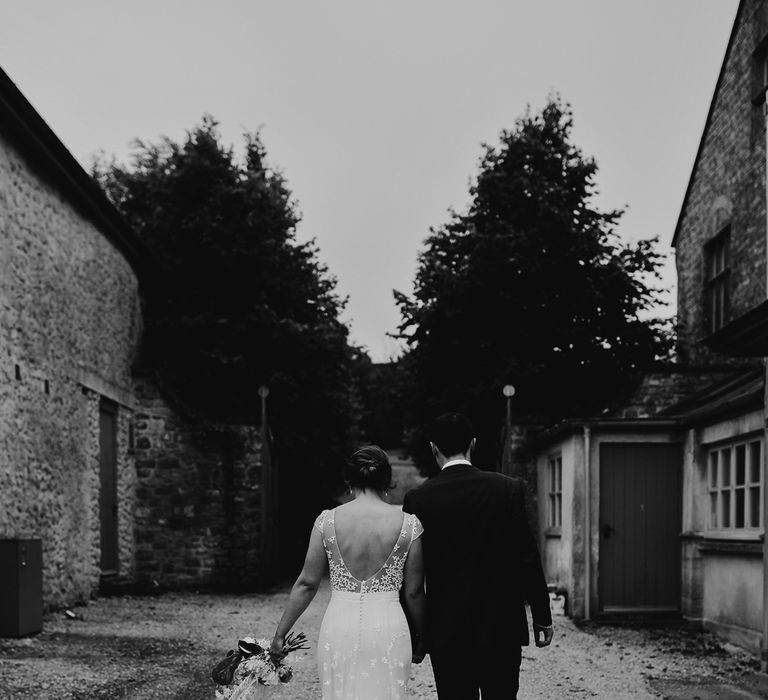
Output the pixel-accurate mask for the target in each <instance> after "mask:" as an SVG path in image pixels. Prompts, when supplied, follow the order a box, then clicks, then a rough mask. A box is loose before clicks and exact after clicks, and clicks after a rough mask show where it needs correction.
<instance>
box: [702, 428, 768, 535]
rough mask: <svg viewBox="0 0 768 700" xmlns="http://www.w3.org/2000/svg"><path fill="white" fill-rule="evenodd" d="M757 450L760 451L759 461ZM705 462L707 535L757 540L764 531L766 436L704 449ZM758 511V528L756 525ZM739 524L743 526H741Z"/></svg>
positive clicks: (746, 437)
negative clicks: (755, 511)
mask: <svg viewBox="0 0 768 700" xmlns="http://www.w3.org/2000/svg"><path fill="white" fill-rule="evenodd" d="M756 446H757V447H758V450H759V453H758V456H757V459H755V447H756ZM740 451H741V456H740ZM704 458H705V460H706V461H705V472H706V492H707V502H706V503H707V505H706V528H705V529H706V532H707V534H708V535H715V536H718V537H726V538H727V537H730V538H757V537H758V536H759V535H762V533H763V532H764V531H765V513H764V511H763V489H764V488H765V484H764V483H763V473H764V466H763V464H764V461H765V440H764V438H763V435H761V434H760V433H751V434H747V435H740V436H738V437H735V438H732V439H730V440H725V441H722V442H718V443H715V444H711V445H705V446H704ZM740 472H741V473H740ZM755 478H756V479H757V480H755ZM755 508H756V509H757V513H758V515H757V524H754V523H755V518H754V510H755ZM726 522H727V524H725V523H726ZM739 522H741V523H742V524H741V525H738V523H739Z"/></svg>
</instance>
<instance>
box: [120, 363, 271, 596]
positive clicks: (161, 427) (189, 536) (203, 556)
mask: <svg viewBox="0 0 768 700" xmlns="http://www.w3.org/2000/svg"><path fill="white" fill-rule="evenodd" d="M136 397H137V412H136V415H135V424H134V431H133V433H134V434H133V440H134V454H135V458H136V470H137V475H138V490H137V508H136V522H135V526H136V572H135V574H136V578H137V579H139V580H141V581H157V583H158V584H160V585H163V586H188V585H201V584H210V583H217V584H224V585H228V586H233V587H244V588H253V587H254V586H256V585H259V584H260V583H261V582H263V581H264V580H267V579H268V578H269V576H270V575H271V573H272V572H267V571H264V570H263V569H262V566H261V549H260V547H261V531H262V519H261V518H262V491H261V484H262V441H261V437H260V432H259V430H258V429H257V428H255V427H254V426H242V425H217V424H212V423H210V422H206V421H201V420H196V419H194V418H193V417H190V416H184V415H182V414H181V412H180V411H179V410H178V409H176V410H175V409H174V408H172V407H171V405H170V404H169V403H168V401H166V400H165V399H164V398H163V397H162V396H161V395H160V393H159V392H158V391H157V389H156V386H155V384H154V383H153V382H152V381H151V380H150V379H149V378H146V377H145V378H139V379H137V383H136Z"/></svg>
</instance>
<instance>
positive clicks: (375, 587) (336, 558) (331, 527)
mask: <svg viewBox="0 0 768 700" xmlns="http://www.w3.org/2000/svg"><path fill="white" fill-rule="evenodd" d="M335 521H336V513H335V509H334V510H324V511H323V512H322V513H320V515H319V516H318V517H317V520H316V521H315V527H317V529H318V530H320V532H321V533H322V534H323V547H325V554H326V556H327V557H328V568H329V570H330V574H331V590H333V591H346V592H348V593H384V592H395V593H396V592H398V591H399V590H400V587H401V586H402V584H403V572H404V570H405V561H406V559H407V558H408V551H409V550H410V548H411V544H412V543H413V541H414V540H415V539H416V538H417V537H420V536H421V534H422V533H423V532H424V528H423V527H422V525H421V522H420V521H419V519H418V518H417V517H416V516H415V515H413V514H411V513H405V514H404V516H403V524H402V527H401V528H400V535H399V536H398V538H397V541H396V542H395V545H394V547H393V548H392V551H391V552H390V554H389V556H388V557H387V559H386V561H385V562H384V563H383V564H382V565H381V568H380V569H379V570H378V571H377V572H376V573H375V574H373V575H372V576H369V577H368V578H367V579H365V580H364V581H361V580H359V579H357V578H355V577H354V576H353V575H352V574H351V573H350V571H349V569H348V568H347V565H346V564H345V563H344V558H343V557H342V556H341V550H340V549H339V543H338V540H337V538H336V522H335Z"/></svg>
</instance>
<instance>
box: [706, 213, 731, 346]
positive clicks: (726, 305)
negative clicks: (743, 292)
mask: <svg viewBox="0 0 768 700" xmlns="http://www.w3.org/2000/svg"><path fill="white" fill-rule="evenodd" d="M730 242H731V225H730V223H729V224H727V225H726V226H724V227H723V228H721V229H720V231H719V232H718V233H717V235H715V236H713V237H712V238H711V239H710V240H709V241H707V242H706V244H705V245H704V323H705V325H706V335H710V334H712V333H716V332H717V331H719V330H720V329H721V328H723V327H724V326H725V325H726V324H727V323H728V321H729V319H730V307H731V299H730V277H731V250H730V249H731V246H730Z"/></svg>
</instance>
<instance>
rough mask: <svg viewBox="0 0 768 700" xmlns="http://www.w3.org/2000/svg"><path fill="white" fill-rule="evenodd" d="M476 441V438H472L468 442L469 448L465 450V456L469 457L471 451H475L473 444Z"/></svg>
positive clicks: (470, 456)
mask: <svg viewBox="0 0 768 700" xmlns="http://www.w3.org/2000/svg"><path fill="white" fill-rule="evenodd" d="M476 443H477V438H472V441H471V442H470V443H469V449H468V450H467V457H469V458H470V459H471V458H472V453H473V452H474V451H475V444H476Z"/></svg>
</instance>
